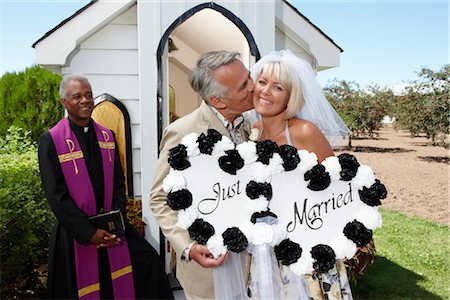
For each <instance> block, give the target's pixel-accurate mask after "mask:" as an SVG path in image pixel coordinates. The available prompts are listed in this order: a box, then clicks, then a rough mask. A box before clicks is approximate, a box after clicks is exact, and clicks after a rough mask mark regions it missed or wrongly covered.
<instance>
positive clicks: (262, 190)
mask: <svg viewBox="0 0 450 300" xmlns="http://www.w3.org/2000/svg"><path fill="white" fill-rule="evenodd" d="M245 193H246V194H247V196H248V197H249V198H250V199H258V198H259V196H261V195H263V196H264V197H266V199H267V200H270V199H272V185H271V184H270V183H267V182H256V181H254V180H252V181H250V182H249V183H248V184H247V187H246V188H245Z"/></svg>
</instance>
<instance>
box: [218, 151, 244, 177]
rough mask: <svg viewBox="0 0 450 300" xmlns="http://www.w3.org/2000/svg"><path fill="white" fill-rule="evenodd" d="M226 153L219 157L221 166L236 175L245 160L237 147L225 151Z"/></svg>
mask: <svg viewBox="0 0 450 300" xmlns="http://www.w3.org/2000/svg"><path fill="white" fill-rule="evenodd" d="M225 153H226V155H224V156H221V157H220V158H219V166H220V168H221V169H222V170H223V171H225V172H227V173H228V174H231V175H236V172H237V170H239V169H242V167H243V166H244V160H243V159H242V157H241V156H240V155H239V152H238V151H237V150H235V149H233V150H227V151H225Z"/></svg>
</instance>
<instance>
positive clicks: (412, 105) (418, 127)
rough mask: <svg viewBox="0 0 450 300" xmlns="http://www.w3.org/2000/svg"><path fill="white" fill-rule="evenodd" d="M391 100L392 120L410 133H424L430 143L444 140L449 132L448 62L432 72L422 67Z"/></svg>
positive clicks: (413, 134)
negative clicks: (393, 118) (411, 80)
mask: <svg viewBox="0 0 450 300" xmlns="http://www.w3.org/2000/svg"><path fill="white" fill-rule="evenodd" d="M418 75H419V77H420V80H416V81H414V82H412V83H411V84H410V85H409V86H408V87H407V88H406V91H405V93H404V94H403V95H402V96H400V97H399V99H398V101H397V102H396V104H395V117H396V119H397V121H396V123H397V126H399V127H400V128H402V129H405V130H409V131H410V133H411V135H412V136H418V135H419V134H425V135H426V137H427V138H428V139H430V140H431V144H432V145H437V143H438V141H440V142H441V143H442V144H445V143H446V135H448V134H449V133H450V132H449V126H450V124H449V120H450V113H449V94H450V80H449V76H450V65H445V66H443V67H442V68H441V70H440V71H438V72H434V71H432V70H430V69H428V68H422V70H421V71H420V72H418Z"/></svg>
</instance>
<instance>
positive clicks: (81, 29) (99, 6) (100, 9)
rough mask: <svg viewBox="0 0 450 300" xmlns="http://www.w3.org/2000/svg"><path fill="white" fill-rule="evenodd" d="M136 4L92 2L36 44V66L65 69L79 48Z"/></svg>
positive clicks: (34, 45)
mask: <svg viewBox="0 0 450 300" xmlns="http://www.w3.org/2000/svg"><path fill="white" fill-rule="evenodd" d="M135 3H136V0H128V1H95V0H93V1H91V2H90V3H89V4H87V5H86V6H84V7H83V8H81V9H80V10H78V11H77V12H76V13H75V14H73V15H72V16H70V17H69V18H67V19H65V20H64V21H62V22H61V23H60V24H59V25H58V26H56V27H55V28H53V29H52V30H50V31H49V32H47V33H46V34H45V35H44V36H43V37H42V38H40V39H39V40H38V41H36V42H35V43H34V44H33V47H34V48H35V49H36V64H38V65H44V66H47V67H51V66H59V67H60V66H64V65H65V64H66V62H67V59H68V58H69V56H70V54H71V53H72V52H73V51H74V50H75V49H76V48H77V46H78V45H80V44H81V43H82V42H83V41H84V40H86V39H87V38H89V37H90V36H91V35H92V34H93V33H95V32H97V31H98V30H99V29H100V28H102V27H104V26H105V25H106V24H108V23H109V22H110V21H111V20H113V19H114V18H116V17H117V16H119V15H121V14H122V13H123V12H125V11H126V10H127V9H128V8H130V7H131V6H133V5H134V4H135Z"/></svg>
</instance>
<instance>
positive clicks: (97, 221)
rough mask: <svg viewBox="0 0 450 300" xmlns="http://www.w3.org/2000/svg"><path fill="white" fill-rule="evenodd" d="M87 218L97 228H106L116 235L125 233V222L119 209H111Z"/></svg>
mask: <svg viewBox="0 0 450 300" xmlns="http://www.w3.org/2000/svg"><path fill="white" fill-rule="evenodd" d="M88 219H89V221H91V223H92V225H94V226H95V227H97V228H100V229H103V230H106V231H108V232H110V233H112V234H115V235H116V236H118V237H119V236H124V235H125V222H124V221H123V216H122V213H121V212H120V210H112V211H109V212H106V213H102V214H98V215H95V216H91V217H88Z"/></svg>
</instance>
